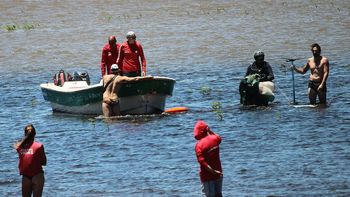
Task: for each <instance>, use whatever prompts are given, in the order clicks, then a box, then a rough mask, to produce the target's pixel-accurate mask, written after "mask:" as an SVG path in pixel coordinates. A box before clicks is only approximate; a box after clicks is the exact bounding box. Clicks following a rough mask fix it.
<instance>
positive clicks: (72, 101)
mask: <svg viewBox="0 0 350 197" xmlns="http://www.w3.org/2000/svg"><path fill="white" fill-rule="evenodd" d="M66 83H67V82H66ZM40 87H41V91H42V93H43V96H44V99H45V100H46V101H49V102H50V104H51V107H52V110H53V111H55V112H65V113H73V114H83V115H97V114H102V92H103V86H102V84H96V85H92V86H86V87H76V88H64V87H59V86H56V85H54V84H53V83H46V84H41V85H40Z"/></svg>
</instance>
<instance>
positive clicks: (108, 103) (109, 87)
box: [102, 64, 153, 117]
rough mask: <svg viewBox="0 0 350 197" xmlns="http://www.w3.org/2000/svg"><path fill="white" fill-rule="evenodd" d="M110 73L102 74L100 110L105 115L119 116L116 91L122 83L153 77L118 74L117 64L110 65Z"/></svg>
mask: <svg viewBox="0 0 350 197" xmlns="http://www.w3.org/2000/svg"><path fill="white" fill-rule="evenodd" d="M111 72H112V74H109V75H104V76H103V102H102V112H103V115H104V116H105V117H110V116H119V115H121V114H120V106H119V98H118V95H117V93H118V92H119V89H120V88H121V86H122V84H123V83H126V82H131V81H138V80H141V79H143V80H145V79H153V77H152V76H147V77H127V76H121V75H120V69H119V67H118V65H117V64H113V65H112V66H111Z"/></svg>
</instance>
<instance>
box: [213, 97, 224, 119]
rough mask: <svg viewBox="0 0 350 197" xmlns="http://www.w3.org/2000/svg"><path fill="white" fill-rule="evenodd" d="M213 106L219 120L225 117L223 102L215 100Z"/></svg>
mask: <svg viewBox="0 0 350 197" xmlns="http://www.w3.org/2000/svg"><path fill="white" fill-rule="evenodd" d="M211 108H213V110H214V112H215V114H216V116H217V118H218V119H219V120H223V119H224V112H223V111H222V107H221V103H220V102H218V101H214V102H212V103H211Z"/></svg>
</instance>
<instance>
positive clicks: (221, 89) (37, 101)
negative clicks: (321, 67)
mask: <svg viewBox="0 0 350 197" xmlns="http://www.w3.org/2000/svg"><path fill="white" fill-rule="evenodd" d="M0 4H1V6H0V11H1V12H0V13H1V14H0V19H1V20H0V21H1V23H0V26H1V30H0V46H1V47H0V62H1V69H0V75H1V79H2V80H1V81H0V94H1V95H2V96H1V97H0V98H1V100H0V101H1V102H0V107H1V109H2V110H1V112H0V123H1V126H2V130H1V131H0V135H1V139H3V140H2V141H1V143H0V148H1V150H2V152H1V159H0V188H1V189H0V194H2V196H19V195H20V193H21V191H20V184H21V179H20V176H18V170H17V155H16V153H15V151H14V150H12V149H11V148H10V145H11V144H12V143H13V142H14V141H16V140H17V139H19V138H20V137H21V135H22V131H23V126H24V125H26V124H27V123H29V122H32V123H33V124H34V125H35V126H36V128H37V131H38V134H37V138H38V140H39V141H40V142H43V143H44V145H45V150H46V152H47V157H48V165H47V167H45V175H46V183H45V189H44V193H45V196H198V195H199V190H200V184H199V177H198V163H197V161H196V158H195V155H194V144H195V140H194V138H193V136H192V132H193V126H194V123H195V121H196V120H197V119H199V118H201V119H204V120H206V121H207V122H208V123H209V125H210V126H211V127H212V129H213V130H215V131H216V132H217V133H219V134H220V135H221V136H222V138H223V142H222V145H221V157H222V164H223V169H224V177H225V178H224V185H223V192H224V195H225V196H269V195H271V196H349V195H350V182H349V178H348V177H349V176H350V171H349V169H348V166H349V163H350V162H349V161H350V157H349V145H350V138H349V135H348V125H349V122H350V118H349V117H350V116H349V110H348V107H349V104H350V100H349V98H350V94H349V91H348V87H347V84H348V83H349V78H348V73H349V71H350V67H349V65H350V62H349V60H348V57H349V56H350V50H349V46H350V31H349V29H350V28H349V27H350V16H349V10H350V4H349V3H348V2H346V1H341V0H331V1H302V0H293V1H263V2H261V1H238V0H237V1H225V0H222V1H215V2H212V1H183V0H180V1H153V0H152V1H146V2H145V1H136V0H133V1H120V2H114V1H113V2H112V1H111V2H100V1H88V2H84V3H82V2H78V1H71V2H66V1H53V2H40V1H25V2H22V1H9V2H2V3H0ZM13 25H15V26H16V29H14V30H9V27H12V26H13ZM29 27H30V28H29ZM129 30H133V31H135V32H136V35H137V39H138V40H139V41H140V42H141V43H142V45H143V47H144V51H145V55H146V58H147V61H148V73H150V74H152V75H160V76H167V77H171V78H174V79H176V81H177V83H176V85H175V89H174V95H173V97H171V98H169V99H168V100H167V108H170V107H174V106H186V107H189V109H190V110H189V111H188V112H187V113H180V114H173V115H156V116H146V117H145V116H141V117H137V116H127V117H117V118H112V119H102V118H100V117H97V118H96V117H89V116H88V117H86V116H71V115H66V114H56V113H52V111H51V108H50V106H49V104H48V103H46V102H45V101H44V99H43V97H42V95H41V90H40V88H39V84H40V83H45V82H48V81H51V78H52V76H53V74H54V73H56V72H57V71H58V70H59V69H61V68H63V69H65V70H67V71H69V72H73V71H88V72H89V75H90V76H91V77H92V82H93V83H97V82H98V81H99V80H100V70H99V63H100V58H101V48H102V46H103V45H104V43H105V42H106V41H107V38H108V36H109V35H110V34H115V35H116V36H117V39H118V42H122V41H123V40H124V34H125V33H126V32H127V31H129ZM313 42H318V43H319V44H320V45H321V47H322V53H323V54H324V55H325V56H327V57H328V58H329V59H330V64H331V65H330V76H329V79H328V83H327V85H328V90H329V92H328V102H329V104H330V107H328V108H294V107H292V106H291V105H290V103H291V101H292V80H291V73H290V72H289V71H288V67H289V65H288V63H286V62H285V61H284V59H283V58H302V59H301V60H297V61H296V62H295V64H296V65H297V66H301V65H303V64H304V63H305V62H306V58H307V57H309V56H311V55H312V54H311V52H310V51H309V45H310V44H311V43H313ZM257 49H261V50H263V51H264V52H265V54H266V60H267V61H269V62H270V64H271V65H272V67H273V70H274V73H275V77H276V79H275V84H276V100H275V102H274V103H273V104H272V105H271V106H269V107H267V108H248V109H247V108H245V107H242V106H240V105H239V92H238V84H239V81H240V79H241V77H242V76H243V75H244V73H245V71H246V68H247V66H248V65H249V63H250V62H252V60H253V53H254V51H255V50H257ZM307 78H308V75H296V76H295V83H296V100H297V102H299V103H300V104H307V102H308V98H307ZM205 88H206V89H210V90H211V91H210V93H208V94H203V91H202V90H203V89H205ZM213 103H220V105H221V107H222V114H221V116H222V117H221V118H222V120H220V116H218V114H217V113H216V112H215V110H214V109H213V108H212V106H213ZM68 188H69V189H68Z"/></svg>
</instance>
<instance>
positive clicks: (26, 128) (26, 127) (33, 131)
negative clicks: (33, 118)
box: [24, 124, 36, 138]
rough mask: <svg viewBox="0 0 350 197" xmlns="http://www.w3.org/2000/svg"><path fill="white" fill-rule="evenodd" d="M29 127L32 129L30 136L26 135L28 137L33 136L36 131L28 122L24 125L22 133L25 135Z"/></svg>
mask: <svg viewBox="0 0 350 197" xmlns="http://www.w3.org/2000/svg"><path fill="white" fill-rule="evenodd" d="M29 128H31V129H32V132H31V133H30V136H28V137H30V138H34V137H35V134H36V132H35V128H34V126H33V124H28V125H27V126H25V127H24V135H27V132H28V130H29Z"/></svg>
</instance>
